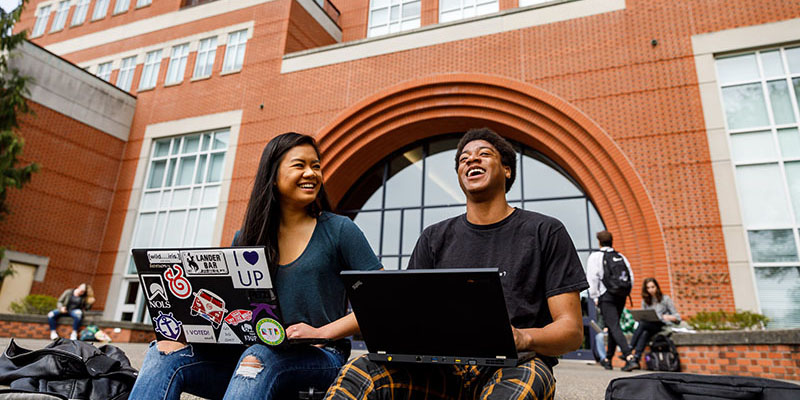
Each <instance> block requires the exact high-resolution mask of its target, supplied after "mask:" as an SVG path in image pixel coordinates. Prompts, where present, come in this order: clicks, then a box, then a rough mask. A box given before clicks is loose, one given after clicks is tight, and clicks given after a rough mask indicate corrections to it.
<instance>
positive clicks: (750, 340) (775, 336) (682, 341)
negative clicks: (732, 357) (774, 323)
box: [672, 329, 800, 347]
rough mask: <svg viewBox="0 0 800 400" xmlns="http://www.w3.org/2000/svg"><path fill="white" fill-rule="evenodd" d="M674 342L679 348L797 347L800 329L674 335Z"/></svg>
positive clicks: (799, 340) (799, 341)
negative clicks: (734, 346) (722, 346)
mask: <svg viewBox="0 0 800 400" xmlns="http://www.w3.org/2000/svg"><path fill="white" fill-rule="evenodd" d="M672 341H673V342H675V346H677V347H680V346H718V345H748V344H783V345H796V344H800V329H776V330H758V331H712V332H700V333H674V334H673V335H672Z"/></svg>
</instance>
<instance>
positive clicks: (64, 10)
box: [50, 0, 69, 33]
mask: <svg viewBox="0 0 800 400" xmlns="http://www.w3.org/2000/svg"><path fill="white" fill-rule="evenodd" d="M68 15H69V0H62V1H60V2H58V9H57V10H56V15H55V16H54V17H53V24H52V25H51V26H50V33H53V32H58V31H61V30H63V29H64V26H66V24H67V16H68Z"/></svg>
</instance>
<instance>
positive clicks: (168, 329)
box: [153, 311, 183, 340]
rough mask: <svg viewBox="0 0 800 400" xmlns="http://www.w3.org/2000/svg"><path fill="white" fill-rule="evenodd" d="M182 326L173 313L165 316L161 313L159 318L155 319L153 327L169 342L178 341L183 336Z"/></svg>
mask: <svg viewBox="0 0 800 400" xmlns="http://www.w3.org/2000/svg"><path fill="white" fill-rule="evenodd" d="M181 325H183V324H182V323H181V322H180V321H178V320H177V319H175V317H173V316H172V313H166V314H164V313H162V312H161V311H159V312H158V316H157V317H153V327H154V328H155V330H156V332H157V333H159V334H161V336H164V337H165V338H167V339H169V340H178V337H180V336H181Z"/></svg>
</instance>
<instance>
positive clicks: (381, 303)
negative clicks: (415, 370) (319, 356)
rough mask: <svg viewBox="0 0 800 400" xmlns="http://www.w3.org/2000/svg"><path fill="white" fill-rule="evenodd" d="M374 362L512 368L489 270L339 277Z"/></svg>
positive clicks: (505, 324) (496, 285)
mask: <svg viewBox="0 0 800 400" xmlns="http://www.w3.org/2000/svg"><path fill="white" fill-rule="evenodd" d="M341 276H342V279H343V281H344V284H345V288H346V289H347V294H348V297H349V299H350V303H351V305H352V307H353V311H354V312H355V315H356V319H357V320H358V325H359V327H360V328H361V335H362V336H363V338H364V342H365V343H366V345H367V350H368V351H369V354H368V357H369V359H370V360H373V361H383V362H410V363H432V364H456V365H458V364H464V365H489V366H496V367H504V366H515V365H517V362H518V360H519V357H518V355H517V350H516V346H515V344H514V335H513V333H512V331H511V324H510V323H509V320H508V312H507V311H506V304H505V298H504V297H503V288H502V286H501V284H500V276H499V274H498V270H497V269H496V268H471V269H436V270H399V271H343V272H342V273H341Z"/></svg>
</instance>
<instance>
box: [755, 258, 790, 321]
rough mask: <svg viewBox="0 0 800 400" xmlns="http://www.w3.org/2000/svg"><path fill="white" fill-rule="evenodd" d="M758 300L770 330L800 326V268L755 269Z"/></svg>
mask: <svg viewBox="0 0 800 400" xmlns="http://www.w3.org/2000/svg"><path fill="white" fill-rule="evenodd" d="M755 273H756V285H757V286H758V300H759V302H760V303H761V309H762V310H763V313H764V315H766V316H767V317H769V319H770V322H769V327H770V328H794V327H797V326H800V267H759V268H756V269H755Z"/></svg>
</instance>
